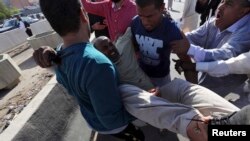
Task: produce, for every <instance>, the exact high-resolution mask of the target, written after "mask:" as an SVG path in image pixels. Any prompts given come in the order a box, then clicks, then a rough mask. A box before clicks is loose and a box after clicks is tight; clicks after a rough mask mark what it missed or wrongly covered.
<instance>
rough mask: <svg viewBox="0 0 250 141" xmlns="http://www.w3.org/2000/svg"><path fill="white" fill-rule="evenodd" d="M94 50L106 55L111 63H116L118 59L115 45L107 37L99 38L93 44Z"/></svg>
mask: <svg viewBox="0 0 250 141" xmlns="http://www.w3.org/2000/svg"><path fill="white" fill-rule="evenodd" d="M94 45H95V48H96V49H97V50H99V51H101V52H102V53H103V54H104V55H106V56H107V57H108V58H109V59H110V60H111V61H112V62H115V61H117V60H118V59H119V58H120V54H119V52H118V50H117V49H116V47H115V45H114V44H113V43H112V42H111V41H110V39H109V38H107V37H103V36H102V37H99V38H97V39H96V42H95V43H94Z"/></svg>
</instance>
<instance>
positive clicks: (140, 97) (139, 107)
mask: <svg viewBox="0 0 250 141" xmlns="http://www.w3.org/2000/svg"><path fill="white" fill-rule="evenodd" d="M119 89H120V93H121V94H122V99H123V103H124V105H125V108H126V109H127V111H128V112H129V113H130V114H132V115H133V116H135V117H136V118H138V119H140V120H142V121H144V122H146V123H148V124H150V125H152V126H155V127H157V128H160V129H168V130H170V131H173V132H175V133H180V134H182V135H184V136H187V131H186V129H187V126H188V124H189V123H190V120H187V119H192V118H193V117H194V116H196V115H198V114H199V111H198V110H196V109H194V108H192V107H191V106H187V105H183V104H178V103H171V102H169V101H168V100H166V99H163V98H160V97H156V96H152V94H151V93H149V92H147V91H144V90H142V89H140V88H138V87H135V86H133V85H128V84H126V85H121V86H120V87H119Z"/></svg>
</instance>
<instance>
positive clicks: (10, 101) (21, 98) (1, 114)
mask: <svg viewBox="0 0 250 141" xmlns="http://www.w3.org/2000/svg"><path fill="white" fill-rule="evenodd" d="M28 48H29V45H27V44H24V45H22V46H20V48H15V49H14V50H12V51H9V52H7V53H8V54H9V55H10V56H12V57H14V56H19V58H20V56H21V57H26V59H24V60H25V61H24V62H22V63H20V64H18V65H19V67H20V69H21V70H22V76H21V77H20V78H19V79H20V82H19V83H18V84H17V85H16V86H15V87H13V88H12V89H4V90H0V134H1V133H2V132H3V131H4V129H6V128H7V127H8V126H9V124H10V123H11V120H13V119H14V118H15V117H17V116H18V114H19V113H20V112H21V111H22V110H23V109H24V108H25V107H26V106H27V105H28V104H29V102H30V101H31V100H32V99H33V98H34V97H35V96H36V95H37V94H38V93H39V92H40V91H41V89H42V88H43V87H44V86H45V85H46V84H47V83H48V81H49V80H50V79H51V77H52V76H53V75H54V73H53V72H51V71H50V70H47V69H42V68H40V67H39V66H37V65H36V64H35V62H34V60H33V58H32V57H31V55H32V54H30V56H27V55H23V56H22V54H25V53H24V52H25V51H26V50H27V49H28ZM13 60H15V58H14V59H13Z"/></svg>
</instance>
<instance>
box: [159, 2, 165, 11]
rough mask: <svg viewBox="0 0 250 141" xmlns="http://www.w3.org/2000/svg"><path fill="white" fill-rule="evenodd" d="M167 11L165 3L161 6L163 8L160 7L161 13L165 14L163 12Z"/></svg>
mask: <svg viewBox="0 0 250 141" xmlns="http://www.w3.org/2000/svg"><path fill="white" fill-rule="evenodd" d="M165 9H166V8H165V3H163V4H162V5H161V7H160V11H161V12H163V11H165Z"/></svg>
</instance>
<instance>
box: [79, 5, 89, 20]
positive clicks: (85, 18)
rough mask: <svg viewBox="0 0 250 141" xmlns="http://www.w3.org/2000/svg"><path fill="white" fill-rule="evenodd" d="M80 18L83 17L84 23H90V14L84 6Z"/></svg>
mask: <svg viewBox="0 0 250 141" xmlns="http://www.w3.org/2000/svg"><path fill="white" fill-rule="evenodd" d="M80 16H81V17H80V18H81V21H82V22H83V23H86V22H87V23H89V18H88V15H87V12H86V11H85V10H84V9H83V8H81V12H80Z"/></svg>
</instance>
